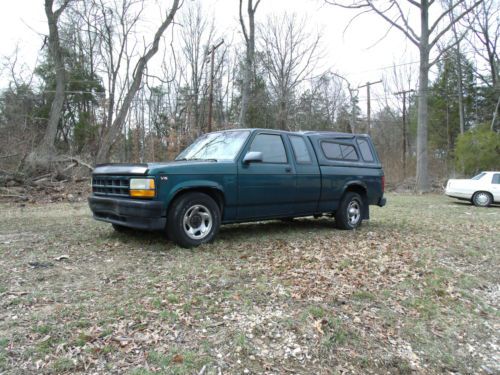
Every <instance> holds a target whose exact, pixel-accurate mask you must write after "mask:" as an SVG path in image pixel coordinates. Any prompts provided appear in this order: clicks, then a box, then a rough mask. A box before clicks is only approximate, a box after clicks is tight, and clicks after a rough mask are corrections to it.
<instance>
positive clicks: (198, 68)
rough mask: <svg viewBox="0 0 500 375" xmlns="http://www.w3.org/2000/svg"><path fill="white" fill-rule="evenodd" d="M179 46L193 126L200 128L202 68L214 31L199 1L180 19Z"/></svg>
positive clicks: (212, 24) (205, 61)
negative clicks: (183, 61) (183, 62)
mask: <svg viewBox="0 0 500 375" xmlns="http://www.w3.org/2000/svg"><path fill="white" fill-rule="evenodd" d="M180 24H181V26H182V28H181V29H180V31H179V40H180V48H181V52H182V57H183V58H184V60H185V62H186V63H185V64H184V65H185V66H186V67H187V69H184V70H183V71H182V72H183V77H182V78H184V80H185V82H186V84H187V85H188V88H189V90H190V92H189V93H188V94H187V95H188V97H187V99H188V100H189V101H190V104H191V108H192V110H193V122H194V123H193V124H192V125H194V126H193V127H194V128H195V129H197V130H200V129H201V118H200V116H201V113H200V112H201V108H200V107H201V105H200V96H201V95H202V85H203V78H204V76H203V75H204V68H205V65H206V63H207V51H208V46H209V45H210V44H211V43H212V40H213V38H214V33H215V27H214V23H213V20H212V21H211V22H210V20H207V18H206V17H205V16H204V15H203V10H202V7H201V5H200V3H199V2H197V3H194V4H192V5H190V6H189V7H188V8H187V10H186V12H185V13H184V14H182V17H181V19H180ZM190 125H191V124H190Z"/></svg>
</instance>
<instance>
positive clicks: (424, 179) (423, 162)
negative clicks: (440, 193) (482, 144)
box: [417, 0, 430, 193]
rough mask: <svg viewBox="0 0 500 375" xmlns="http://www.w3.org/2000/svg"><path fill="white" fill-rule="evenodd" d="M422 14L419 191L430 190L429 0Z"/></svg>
mask: <svg viewBox="0 0 500 375" xmlns="http://www.w3.org/2000/svg"><path fill="white" fill-rule="evenodd" d="M420 9H421V14H420V16H421V17H420V23H421V37H420V45H419V49H420V69H419V77H418V80H419V85H418V114H417V191H418V192H419V193H425V192H428V191H429V187H430V186H429V170H428V164H429V162H428V155H427V143H428V136H427V125H428V100H427V95H428V90H429V13H428V11H429V5H428V0H422V5H421V8H420Z"/></svg>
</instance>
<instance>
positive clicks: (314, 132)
mask: <svg viewBox="0 0 500 375" xmlns="http://www.w3.org/2000/svg"><path fill="white" fill-rule="evenodd" d="M227 130H228V131H231V130H232V131H237V130H249V131H252V132H255V131H267V132H273V133H281V134H299V135H308V136H310V135H314V136H329V137H333V138H352V137H354V136H363V137H368V134H359V133H342V132H334V131H327V130H301V131H295V132H293V131H288V130H279V129H265V128H237V129H227Z"/></svg>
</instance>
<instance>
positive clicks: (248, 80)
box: [239, 0, 260, 127]
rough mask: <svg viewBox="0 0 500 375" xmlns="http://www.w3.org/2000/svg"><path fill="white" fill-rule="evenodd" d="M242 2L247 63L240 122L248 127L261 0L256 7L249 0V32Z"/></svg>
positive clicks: (244, 69)
mask: <svg viewBox="0 0 500 375" xmlns="http://www.w3.org/2000/svg"><path fill="white" fill-rule="evenodd" d="M242 2H243V0H240V24H241V29H242V31H243V36H244V37H245V45H246V54H245V64H244V66H243V84H242V88H241V111H240V119H239V123H240V126H241V127H248V126H249V124H248V119H247V114H248V108H249V106H250V96H251V93H252V87H253V83H254V80H255V77H254V71H255V69H254V64H255V12H256V11H257V6H258V5H259V3H260V0H257V2H256V4H255V7H254V6H253V1H252V0H247V2H248V3H247V5H248V6H247V13H248V32H247V29H246V26H245V21H244V20H243V14H242Z"/></svg>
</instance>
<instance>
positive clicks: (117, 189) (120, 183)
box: [92, 175, 130, 197]
mask: <svg viewBox="0 0 500 375" xmlns="http://www.w3.org/2000/svg"><path fill="white" fill-rule="evenodd" d="M129 189H130V177H128V176H99V175H97V176H93V177H92V193H94V194H95V195H109V196H115V197H129Z"/></svg>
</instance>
